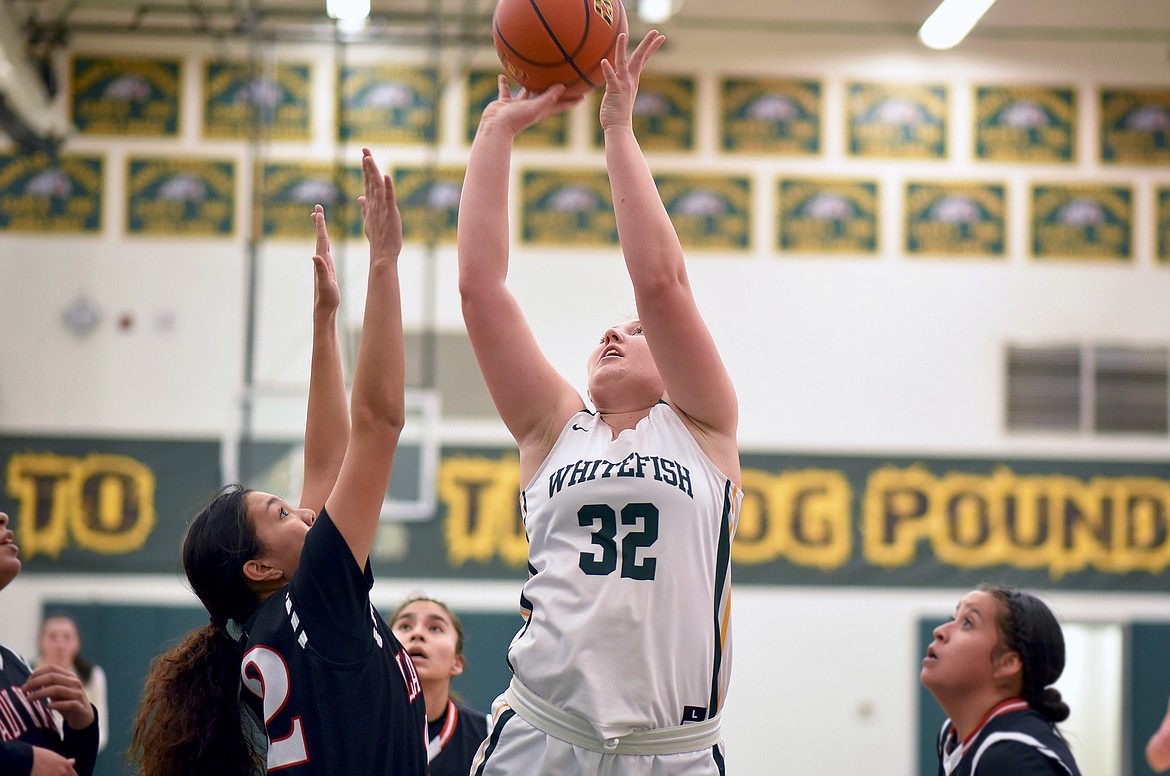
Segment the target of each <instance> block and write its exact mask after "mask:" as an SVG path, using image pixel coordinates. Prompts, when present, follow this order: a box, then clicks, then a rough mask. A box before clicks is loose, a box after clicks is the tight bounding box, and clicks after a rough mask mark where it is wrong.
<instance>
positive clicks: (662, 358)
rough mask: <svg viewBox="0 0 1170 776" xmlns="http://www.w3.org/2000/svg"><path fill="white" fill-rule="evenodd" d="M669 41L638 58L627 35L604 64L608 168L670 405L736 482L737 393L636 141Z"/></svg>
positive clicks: (644, 45)
mask: <svg viewBox="0 0 1170 776" xmlns="http://www.w3.org/2000/svg"><path fill="white" fill-rule="evenodd" d="M665 40H666V38H665V36H663V35H661V34H659V33H658V31H657V30H651V31H650V32H648V33H647V34H646V37H645V38H643V39H642V42H641V43H639V44H638V47H637V48H636V49H635V50H634V53H633V55H627V52H626V49H627V45H628V43H627V38H626V35H625V34H624V33H623V34H622V35H619V36H618V44H617V53H616V54H615V56H614V62H613V63H610V62H608V61H606V62H603V63H602V71H603V73H604V74H605V95H604V97H603V98H602V101H601V126H602V128H603V129H604V131H605V166H606V170H607V171H608V173H609V181H610V187H611V191H612V193H613V206H614V214H615V215H616V217H617V229H618V236H619V237H620V239H621V244H622V253H623V254H624V256H625V260H626V268H627V270H628V271H629V273H630V280H631V281H632V283H633V286H634V299H635V302H636V304H637V307H638V318H639V319H640V320H641V323H642V327H643V329H644V330H645V332H646V342H647V344H648V345H649V346H650V352H651V353H652V354H653V355H654V361H655V363H656V364H657V365H658V369H659V371H660V372H661V373H662V378H663V380H664V382H665V383H666V392H667V397H668V401H669V402H670V404H671V405H672V406H673V407H674V408H675V409H676V410H678V411H679V412H681V413H682V414H683V415H684V417H685V418H687V419H688V421H689V425H690V426H691V428H692V430H694V431H695V433H696V438H697V439H698V440H699V443H700V444H701V445H703V447H704V449H706V450H707V451H708V454H709V455H711V456H712V458H713V460H715V463H716V464H717V465H719V466H720V467H721V468H722V469H723V470H724V473H725V474H727V475H728V476H732V477H734V478H738V474H739V464H738V455H737V454H735V453H734V449H735V434H736V426H737V425H738V422H739V407H738V402H737V399H736V395H735V388H734V387H733V386H732V383H731V378H730V377H729V375H728V374H727V369H726V368H725V367H724V365H723V360H722V359H721V358H720V356H719V352H718V350H716V348H715V341H714V340H713V339H712V337H711V333H710V332H709V331H708V329H707V326H706V324H705V323H704V322H703V319H702V317H701V316H700V314H699V309H698V306H697V305H696V304H695V299H694V295H693V293H692V292H691V286H690V281H689V280H688V279H687V270H686V264H685V263H684V261H683V252H682V246H681V245H680V244H679V240H678V235H677V234H676V233H675V231H674V225H673V224H672V223H671V222H670V217H669V216H668V215H667V212H666V207H665V206H664V205H663V204H662V198H661V197H660V196H659V194H658V189H657V187H656V186H655V184H654V176H653V175H652V174H651V172H650V167H649V166H648V165H647V164H646V159H645V157H644V156H643V155H642V149H641V148H640V147H639V146H638V141H637V139H636V138H635V137H634V129H633V112H634V100H635V98H636V97H637V94H638V82H639V80H640V78H641V75H642V70H643V68H644V67H645V65H646V61H647V60H648V59H649V58H650V56H651V55H652V54H653V53H654V52H655V51H657V50H658V48H659V47H660V46H661V45H662V43H663V42H664V41H665ZM729 469H730V470H729Z"/></svg>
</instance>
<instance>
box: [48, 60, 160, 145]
mask: <svg viewBox="0 0 1170 776" xmlns="http://www.w3.org/2000/svg"><path fill="white" fill-rule="evenodd" d="M181 74H182V71H181V68H180V63H179V60H177V59H121V58H112V57H75V58H74V60H73V79H72V83H71V85H72V94H71V99H70V106H71V108H72V120H73V124H74V126H76V127H77V130H78V131H79V132H80V133H81V134H83V135H120V136H125V135H138V136H152V137H175V136H177V135H178V134H179V91H180V86H181V84H182V80H181V78H180V76H181Z"/></svg>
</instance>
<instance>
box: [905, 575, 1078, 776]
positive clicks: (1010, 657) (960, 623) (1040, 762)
mask: <svg viewBox="0 0 1170 776" xmlns="http://www.w3.org/2000/svg"><path fill="white" fill-rule="evenodd" d="M1063 670H1064V635H1063V634H1062V633H1061V630H1060V624H1059V623H1058V622H1057V621H1056V618H1055V617H1054V616H1053V615H1052V612H1051V611H1050V610H1049V608H1048V607H1047V606H1046V605H1045V604H1044V603H1043V602H1042V601H1041V600H1040V599H1038V598H1036V597H1035V596H1033V595H1030V594H1028V593H1024V592H1020V591H1018V590H1014V589H1011V588H1004V587H984V588H980V589H979V590H975V591H972V592H971V593H968V594H967V595H965V596H963V598H962V600H960V601H959V606H958V608H957V609H956V611H955V617H954V619H952V620H951V621H949V622H947V623H944V624H942V625H940V626H939V627H937V628H935V630H934V641H932V642H931V644H930V647H929V648H928V649H927V652H926V658H925V659H924V660H923V661H922V674H921V680H922V684H923V685H924V686H925V687H926V688H927V689H928V690H930V692H931V694H932V695H934V697H935V699H936V700H937V701H938V702H939V705H940V706H942V708H943V710H944V711H945V712H946V713H947V715H948V716H949V719H948V720H947V721H946V723H945V724H944V725H943V728H942V731H941V733H940V734H939V739H938V755H939V767H938V773H939V776H975V774H983V775H984V776H1080V770H1079V769H1078V768H1077V764H1076V760H1075V759H1074V758H1073V755H1072V752H1071V751H1070V750H1069V748H1068V745H1067V744H1066V743H1065V741H1064V739H1063V738H1062V737H1061V735H1060V733H1059V732H1058V731H1057V729H1056V723H1057V722H1062V721H1064V720H1065V719H1068V714H1069V709H1068V705H1067V704H1065V703H1064V701H1063V700H1061V697H1060V692H1059V691H1058V690H1057V689H1056V688H1055V687H1052V686H1051V685H1052V684H1053V683H1054V682H1056V680H1057V679H1058V678H1059V677H1060V674H1061V672H1062V671H1063Z"/></svg>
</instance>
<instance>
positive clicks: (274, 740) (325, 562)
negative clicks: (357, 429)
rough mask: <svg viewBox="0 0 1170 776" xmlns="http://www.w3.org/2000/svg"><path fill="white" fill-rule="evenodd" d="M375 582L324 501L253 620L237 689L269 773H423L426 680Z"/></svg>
mask: <svg viewBox="0 0 1170 776" xmlns="http://www.w3.org/2000/svg"><path fill="white" fill-rule="evenodd" d="M373 583H374V578H373V575H372V574H371V573H370V568H369V564H368V563H367V564H366V568H365V569H364V570H363V569H360V568H358V565H357V562H356V561H355V560H354V557H353V553H352V552H351V551H350V549H349V545H348V544H346V542H345V539H344V537H342V535H341V533H340V532H339V531H338V530H337V526H335V525H334V524H333V521H332V519H330V517H329V515H328V514H327V513H326V512H325V510H322V511H321V514H320V515H319V516H318V517H317V520H316V522H314V524H313V527H312V528H311V529H309V534H308V536H307V538H306V539H305V547H304V549H303V550H302V551H301V563H300V567H299V568H298V569H297V571H296V573H295V574H293V578H292V581H291V582H290V583H289V584H288V585H287V586H286V587H284V588H282V589H281V590H279V591H277V592H276V594H275V595H273V596H272V597H271V598H269V599H268V600H267V601H265V602H264V603H263V604H262V605H261V606H260V608H259V609H258V610H257V611H256V613H255V614H254V615H253V616H252V618H251V619H250V620H249V621H248V624H247V627H246V629H245V637H244V658H243V663H242V665H241V673H242V678H243V685H244V686H243V689H242V691H241V698H242V699H243V700H244V702H245V703H247V704H248V705H249V706H250V707H251V709H252V711H253V712H255V714H256V715H257V716H258V717H259V719H262V720H264V727H265V729H266V731H267V734H268V772H269V773H277V772H279V773H281V774H288V775H289V776H326V774H361V775H362V776H425V774H426V772H427V741H426V730H427V719H426V705H425V704H424V702H423V696H422V688H421V685H420V684H419V681H418V676H417V675H416V674H415V672H414V666H413V665H412V664H411V662H410V656H409V655H407V654H406V651H405V650H404V649H403V648H402V645H401V644H400V643H399V642H398V640H397V639H396V638H394V635H393V634H392V633H391V632H390V629H389V628H387V627H386V624H385V623H384V622H383V621H382V618H381V617H380V616H379V615H378V613H377V612H376V611H375V610H374V607H373V605H372V604H371V603H370V588H371V587H372V586H373Z"/></svg>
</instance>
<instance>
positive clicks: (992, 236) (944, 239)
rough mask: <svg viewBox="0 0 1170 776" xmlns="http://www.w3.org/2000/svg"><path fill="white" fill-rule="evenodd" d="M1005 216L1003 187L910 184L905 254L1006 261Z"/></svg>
mask: <svg viewBox="0 0 1170 776" xmlns="http://www.w3.org/2000/svg"><path fill="white" fill-rule="evenodd" d="M1006 213H1007V199H1006V195H1005V193H1004V186H1003V184H999V183H951V182H938V181H929V182H926V181H917V182H916V181H911V182H908V183H907V184H906V246H905V247H906V253H907V254H908V255H910V256H939V257H946V258H950V257H964V258H967V257H970V258H1003V257H1004V244H1005V242H1006V239H1007V227H1006V222H1007V215H1006Z"/></svg>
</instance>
